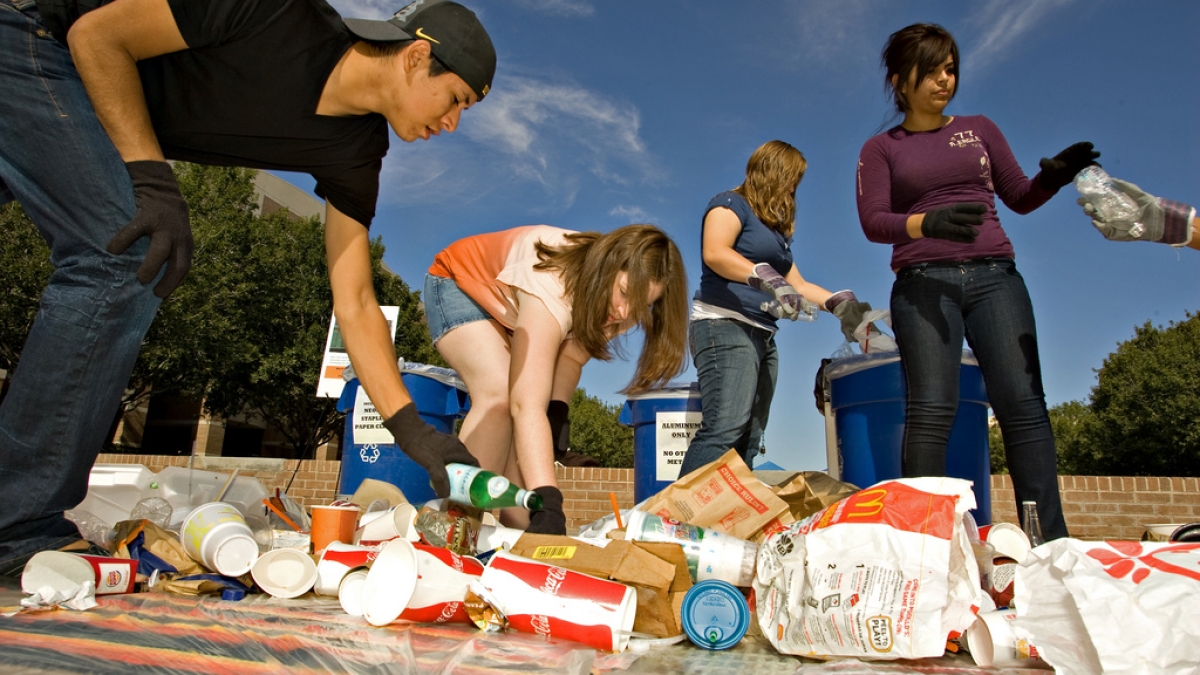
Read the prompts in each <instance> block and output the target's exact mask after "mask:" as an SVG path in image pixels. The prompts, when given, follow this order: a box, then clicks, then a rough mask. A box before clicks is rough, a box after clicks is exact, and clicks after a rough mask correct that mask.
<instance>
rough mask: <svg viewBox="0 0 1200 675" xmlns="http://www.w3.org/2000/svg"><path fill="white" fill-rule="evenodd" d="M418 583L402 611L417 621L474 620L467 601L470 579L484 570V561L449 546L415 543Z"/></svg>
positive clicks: (403, 616)
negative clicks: (459, 552) (466, 604)
mask: <svg viewBox="0 0 1200 675" xmlns="http://www.w3.org/2000/svg"><path fill="white" fill-rule="evenodd" d="M413 548H414V550H415V553H416V563H417V585H416V588H415V589H414V590H413V595H412V598H411V599H410V600H409V601H408V605H407V606H406V607H405V609H404V611H403V612H401V613H400V619H401V620H402V621H412V622H415V623H473V622H472V620H471V617H470V616H469V615H467V610H466V608H465V606H464V604H463V603H464V601H465V600H466V597H467V588H468V587H469V585H470V583H471V582H472V581H474V580H476V579H478V578H479V577H480V575H482V574H483V564H482V563H480V562H479V561H478V560H476V559H474V558H471V557H468V556H461V555H458V554H457V553H455V552H453V551H451V550H450V549H447V548H440V547H437V546H426V545H424V544H414V545H413Z"/></svg>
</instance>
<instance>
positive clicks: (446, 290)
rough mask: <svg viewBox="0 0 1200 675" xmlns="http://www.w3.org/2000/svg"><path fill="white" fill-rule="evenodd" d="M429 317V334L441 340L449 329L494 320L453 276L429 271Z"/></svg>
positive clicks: (426, 292) (427, 316) (427, 305)
mask: <svg viewBox="0 0 1200 675" xmlns="http://www.w3.org/2000/svg"><path fill="white" fill-rule="evenodd" d="M424 297H425V320H426V322H427V323H428V324H429V337H430V338H431V339H432V340H433V342H434V344H437V341H438V340H441V339H442V336H444V335H445V334H446V333H449V332H450V331H451V330H452V329H454V328H458V327H459V326H462V325H465V324H468V323H473V322H475V321H491V319H492V315H491V314H488V312H487V310H486V309H484V308H483V307H480V306H479V303H478V302H475V301H474V300H472V299H471V296H469V295H467V294H466V293H463V292H462V290H461V289H459V287H458V284H457V283H455V282H454V280H453V279H447V278H446V277H439V276H435V275H433V274H428V273H427V274H426V275H425V296H424Z"/></svg>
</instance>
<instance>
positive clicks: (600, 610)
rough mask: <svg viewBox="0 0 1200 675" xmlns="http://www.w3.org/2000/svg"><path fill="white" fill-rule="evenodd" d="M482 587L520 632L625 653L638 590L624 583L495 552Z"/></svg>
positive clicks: (495, 605) (482, 581)
mask: <svg viewBox="0 0 1200 675" xmlns="http://www.w3.org/2000/svg"><path fill="white" fill-rule="evenodd" d="M479 584H480V586H481V587H482V588H483V589H484V590H486V593H487V598H485V599H487V600H488V601H489V604H491V605H492V606H493V607H495V609H496V611H498V612H500V613H501V614H502V615H504V617H505V619H506V620H507V621H508V625H510V626H512V627H513V628H516V629H517V630H519V631H523V632H526V633H535V634H538V635H543V636H546V637H553V638H560V639H565V640H573V641H575V642H581V643H583V644H586V645H588V646H591V647H595V648H597V649H602V650H605V651H612V652H620V651H624V649H625V647H626V646H627V645H628V644H629V638H630V632H631V631H632V629H633V621H634V615H635V612H636V610H637V593H635V592H634V590H633V589H632V588H631V587H629V586H625V585H624V584H620V583H617V582H615V581H610V580H608V579H600V578H597V577H593V576H589V575H587V574H582V573H580V572H574V571H572V570H568V569H564V568H562V567H556V566H554V565H548V564H546V563H543V562H540V561H537V560H531V559H529V558H522V557H520V556H515V555H512V554H511V553H508V552H506V551H497V552H496V553H495V555H493V556H492V559H491V560H490V561H489V562H488V565H487V567H486V568H484V570H483V574H482V575H481V576H480V579H479Z"/></svg>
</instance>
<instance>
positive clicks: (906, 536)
mask: <svg viewBox="0 0 1200 675" xmlns="http://www.w3.org/2000/svg"><path fill="white" fill-rule="evenodd" d="M974 507H975V496H974V494H973V493H972V492H971V483H970V482H969V481H965V480H959V479H956V478H909V479H899V480H892V481H884V482H882V483H878V484H876V485H873V486H871V487H869V488H867V489H865V490H861V491H859V492H856V493H854V494H853V495H851V496H849V497H847V498H845V499H843V500H841V501H839V502H837V503H835V504H832V505H830V506H828V507H826V508H824V509H823V510H821V511H818V512H817V513H815V514H813V515H812V516H810V517H809V518H806V519H804V520H802V521H800V522H798V523H795V524H793V525H792V526H790V527H788V528H787V529H786V530H784V531H783V532H780V533H778V534H774V535H771V536H770V537H768V538H767V540H766V541H765V542H764V543H763V545H762V546H761V547H760V548H759V554H758V570H757V575H756V577H755V580H754V592H755V595H756V597H757V600H758V605H757V609H758V622H759V627H760V628H761V629H762V632H763V635H764V636H765V637H766V638H767V640H768V641H769V642H770V643H771V644H772V645H774V646H775V648H776V649H778V650H779V651H780V652H783V653H785V654H797V655H800V656H809V657H828V656H853V657H857V658H859V659H864V660H882V659H916V658H926V657H936V656H941V655H942V654H943V653H944V652H945V649H946V640H947V638H952V637H958V636H959V635H961V634H962V633H963V632H964V631H966V629H967V628H968V627H970V625H971V624H972V623H973V622H974V620H975V614H976V613H977V612H978V610H979V603H980V602H981V601H982V595H983V591H982V589H981V588H980V585H979V568H978V567H977V566H976V565H975V559H974V555H973V554H972V552H971V543H970V540H969V539H968V537H967V533H966V529H965V528H964V526H963V514H965V513H966V512H967V510H968V509H971V508H974Z"/></svg>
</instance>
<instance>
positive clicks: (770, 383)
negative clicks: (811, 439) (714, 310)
mask: <svg viewBox="0 0 1200 675" xmlns="http://www.w3.org/2000/svg"><path fill="white" fill-rule="evenodd" d="M688 337H689V339H690V342H691V349H692V361H693V363H694V364H695V366H696V378H697V380H698V381H699V383H700V410H701V413H702V414H703V420H702V421H701V423H700V429H699V430H697V431H696V436H695V437H694V438H692V443H691V445H689V446H688V449H687V453H686V454H685V455H684V458H683V464H682V465H681V466H680V467H679V475H680V476H683V475H685V474H687V473H689V472H691V471H693V470H695V469H698V468H700V467H702V466H704V465H705V464H708V463H709V462H713V461H715V460H718V459H720V458H721V456H722V455H724V454H725V453H726V452H729V449H730V448H737V450H738V452H739V453H741V455H742V459H744V460H746V465H747V466H749V467H750V468H754V457H755V455H757V454H758V447H759V444H760V442H761V440H762V436H763V431H764V430H765V429H766V428H767V417H768V416H769V415H770V413H771V399H772V398H774V396H775V383H776V381H777V380H778V378H779V354H778V352H777V351H776V348H775V335H774V334H773V333H771V332H770V331H766V330H763V329H761V328H756V327H754V326H751V325H750V324H747V323H743V322H741V321H735V320H733V319H702V320H699V321H693V322H692V324H691V327H690V328H689V330H688Z"/></svg>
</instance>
